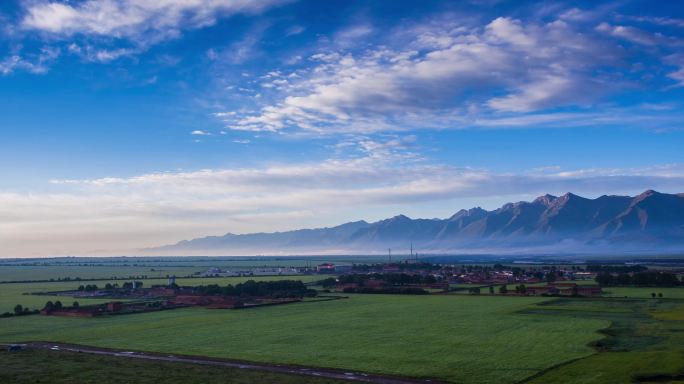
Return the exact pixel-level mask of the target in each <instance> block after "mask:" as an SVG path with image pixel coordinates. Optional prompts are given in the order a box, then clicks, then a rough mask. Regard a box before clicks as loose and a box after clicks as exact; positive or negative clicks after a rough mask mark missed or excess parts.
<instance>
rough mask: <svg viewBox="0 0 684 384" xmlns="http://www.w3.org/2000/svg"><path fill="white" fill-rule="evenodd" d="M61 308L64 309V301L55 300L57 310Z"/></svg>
mask: <svg viewBox="0 0 684 384" xmlns="http://www.w3.org/2000/svg"><path fill="white" fill-rule="evenodd" d="M60 309H62V302H61V301H59V300H57V301H55V310H57V311H59V310H60Z"/></svg>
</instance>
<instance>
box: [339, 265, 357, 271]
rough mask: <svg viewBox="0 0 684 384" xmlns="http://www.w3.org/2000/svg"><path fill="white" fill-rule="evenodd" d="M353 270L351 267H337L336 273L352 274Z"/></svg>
mask: <svg viewBox="0 0 684 384" xmlns="http://www.w3.org/2000/svg"><path fill="white" fill-rule="evenodd" d="M352 268H353V267H352V266H351V265H336V266H335V273H351V271H352Z"/></svg>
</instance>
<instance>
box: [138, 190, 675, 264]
mask: <svg viewBox="0 0 684 384" xmlns="http://www.w3.org/2000/svg"><path fill="white" fill-rule="evenodd" d="M411 244H412V245H413V247H414V248H415V249H417V250H421V251H422V252H434V253H436V252H442V253H444V252H452V251H464V250H471V251H472V250H475V251H476V250H487V251H496V250H499V251H503V252H504V253H506V252H515V251H519V252H533V250H535V249H536V250H538V251H541V252H544V251H549V252H550V251H554V250H565V251H568V252H573V251H578V250H580V251H586V252H591V251H592V250H595V251H601V252H610V251H617V250H625V249H633V250H645V251H661V250H671V249H675V248H680V249H684V194H682V193H680V194H666V193H659V192H656V191H653V190H648V191H645V192H644V193H642V194H640V195H638V196H634V197H631V196H607V195H604V196H601V197H598V198H596V199H588V198H584V197H581V196H577V195H575V194H572V193H566V194H565V195H563V196H560V197H557V196H552V195H548V194H547V195H544V196H540V197H538V198H536V199H535V200H534V201H531V202H527V201H521V202H517V203H508V204H505V205H503V206H502V207H501V208H498V209H496V210H493V211H487V210H485V209H482V208H479V207H478V208H472V209H468V210H460V211H458V212H456V213H455V214H454V215H452V216H451V217H449V218H446V219H411V218H409V217H407V216H404V215H398V216H395V217H392V218H389V219H385V220H381V221H377V222H372V223H369V222H366V221H355V222H350V223H345V224H342V225H338V226H335V227H329V228H316V229H300V230H293V231H287V232H275V233H252V234H242V235H236V234H231V233H228V234H226V235H223V236H209V237H203V238H197V239H193V240H185V241H181V242H179V243H176V244H174V245H168V246H164V247H159V248H154V249H150V250H149V251H152V252H154V253H177V254H216V253H219V254H226V255H227V254H255V253H258V254H283V253H287V254H296V253H326V252H327V253H330V252H341V253H344V252H349V253H359V252H362V253H378V252H387V248H390V247H391V248H396V249H401V250H408V248H409V247H410V246H411ZM404 252H407V251H404Z"/></svg>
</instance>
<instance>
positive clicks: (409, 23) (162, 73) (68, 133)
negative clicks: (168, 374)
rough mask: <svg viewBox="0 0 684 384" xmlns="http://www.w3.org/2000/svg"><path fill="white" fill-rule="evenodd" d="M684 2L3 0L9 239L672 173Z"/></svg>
mask: <svg viewBox="0 0 684 384" xmlns="http://www.w3.org/2000/svg"><path fill="white" fill-rule="evenodd" d="M683 104H684V3H683V2H675V1H658V2H654V1H636V0H635V1H629V0H621V1H605V2H601V1H586V2H581V1H567V2H563V1H558V2H554V1H543V2H533V1H519V0H515V1H513V0H511V1H504V0H502V1H497V0H472V1H454V2H446V1H430V0H422V1H419V2H416V1H399V0H388V1H380V0H378V1H354V0H344V1H342V0H340V1H336V0H329V1H317V0H258V1H256V0H82V1H75V0H73V1H67V0H64V1H56V0H50V1H48V0H25V1H23V0H6V1H2V2H0V256H3V257H35V256H60V255H123V254H129V255H134V254H137V252H139V250H141V249H144V248H147V247H154V246H159V245H164V244H170V243H175V242H177V241H180V240H183V239H190V238H194V237H199V236H206V235H221V234H225V233H228V232H230V233H249V232H261V231H264V232H268V231H279V230H290V229H297V228H308V227H321V226H333V225H337V224H341V223H343V222H347V221H352V220H359V219H364V220H367V221H375V220H379V219H383V218H386V217H391V216H395V215H397V214H406V215H408V216H410V217H414V218H415V217H423V218H432V217H439V218H444V217H448V216H450V215H452V214H453V213H454V212H456V211H457V210H459V209H462V208H471V207H474V206H481V207H483V208H485V209H495V208H497V207H498V206H500V205H502V204H504V203H506V202H509V201H519V200H531V199H533V198H534V197H536V196H538V195H542V194H545V193H551V194H556V195H560V194H563V193H565V192H573V193H576V194H580V195H582V196H586V197H597V196H600V195H603V194H619V195H635V194H638V193H640V192H642V191H644V190H646V189H655V190H658V191H661V192H669V193H674V192H684V150H683V148H684V112H683V111H684V110H683V109H682V107H683V106H684V105H683Z"/></svg>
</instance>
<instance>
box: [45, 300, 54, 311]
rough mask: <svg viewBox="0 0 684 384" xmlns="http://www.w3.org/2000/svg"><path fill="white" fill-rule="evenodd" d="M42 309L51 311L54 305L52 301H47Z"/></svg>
mask: <svg viewBox="0 0 684 384" xmlns="http://www.w3.org/2000/svg"><path fill="white" fill-rule="evenodd" d="M44 308H45V310H46V311H52V310H53V309H55V304H54V303H53V302H52V301H48V302H47V303H45V307H44Z"/></svg>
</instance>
